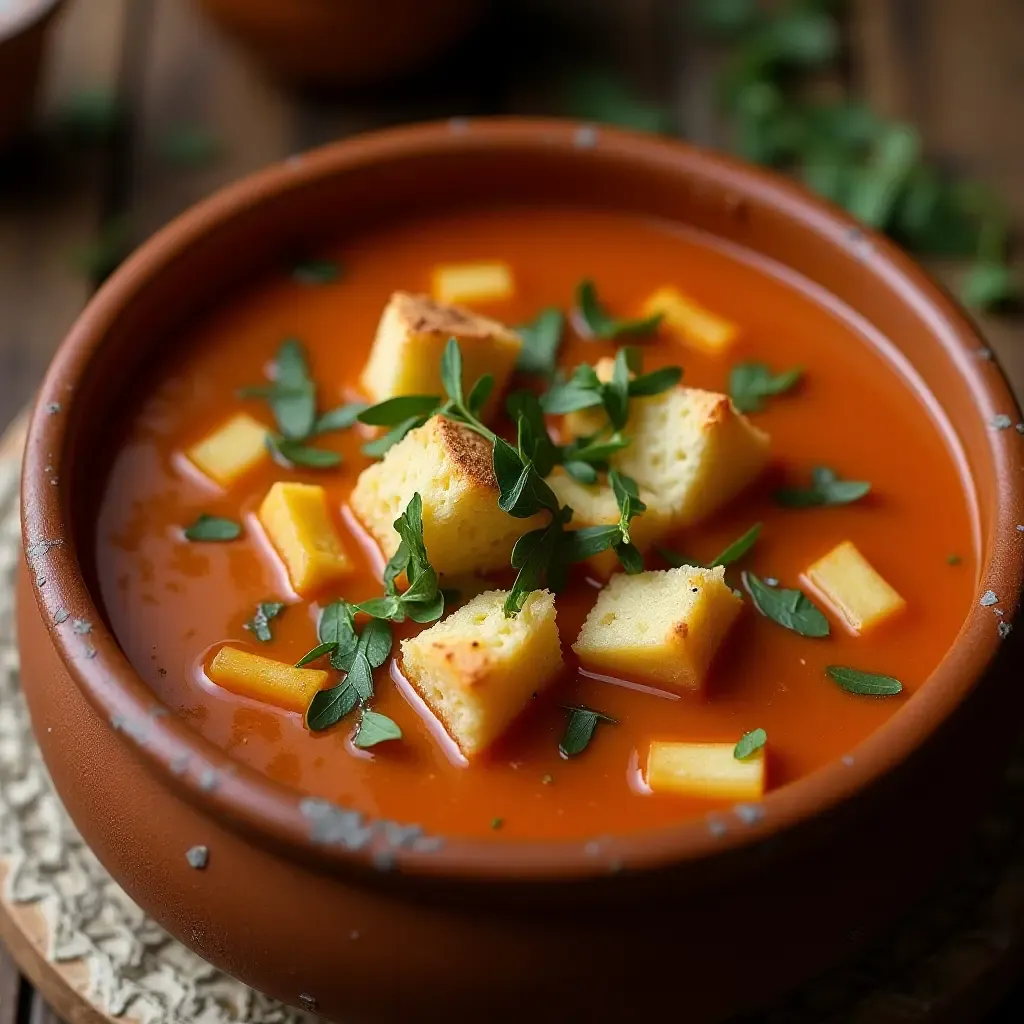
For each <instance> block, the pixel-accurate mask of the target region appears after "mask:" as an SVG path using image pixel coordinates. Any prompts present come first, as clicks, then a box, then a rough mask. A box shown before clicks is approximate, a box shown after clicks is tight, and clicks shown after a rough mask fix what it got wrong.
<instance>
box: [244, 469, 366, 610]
mask: <svg viewBox="0 0 1024 1024" xmlns="http://www.w3.org/2000/svg"><path fill="white" fill-rule="evenodd" d="M258 516H259V520H260V522H261V523H262V524H263V529H264V530H265V531H266V534H267V537H268V538H269V540H270V543H271V544H273V546H274V550H275V551H276V552H277V553H278V555H280V556H281V561H283V562H284V564H285V567H286V568H287V570H288V579H289V580H290V581H291V584H292V589H293V590H294V591H295V592H296V593H297V594H303V595H306V594H309V593H311V592H312V591H315V590H319V589H320V588H322V587H325V586H327V585H328V584H331V583H335V582H337V581H338V580H339V579H341V578H342V577H343V576H347V575H348V574H349V573H350V572H351V571H352V561H351V559H350V558H349V556H348V553H347V552H346V551H345V548H344V547H343V546H342V543H341V539H340V538H339V537H338V533H337V531H336V530H335V528H334V524H333V523H332V522H331V516H330V512H329V510H328V508H327V494H326V493H325V491H324V489H323V488H322V487H320V486H319V485H317V484H299V483H284V482H281V481H278V483H276V484H274V486H273V487H271V488H270V490H269V491H267V496H266V497H265V498H264V499H263V504H262V505H260V510H259V513H258Z"/></svg>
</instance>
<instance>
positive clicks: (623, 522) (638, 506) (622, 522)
mask: <svg viewBox="0 0 1024 1024" xmlns="http://www.w3.org/2000/svg"><path fill="white" fill-rule="evenodd" d="M608 483H610V484H611V485H612V493H613V494H614V495H615V502H616V504H617V505H618V506H619V533H620V534H621V536H622V543H623V544H629V543H630V538H629V521H630V520H631V519H632V518H633V517H634V516H638V515H639V514H640V513H641V512H645V511H646V510H647V506H646V505H645V504H644V503H643V502H642V501H641V500H640V489H639V488H638V487H637V484H636V481H635V480H634V479H633V478H632V477H629V476H626V474H625V473H619V472H617V471H616V470H614V469H613V470H611V472H610V473H609V474H608Z"/></svg>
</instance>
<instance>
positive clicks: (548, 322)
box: [516, 307, 565, 378]
mask: <svg viewBox="0 0 1024 1024" xmlns="http://www.w3.org/2000/svg"><path fill="white" fill-rule="evenodd" d="M564 331H565V317H564V316H563V315H562V311H561V310H560V309H555V308H554V307H551V308H548V309H545V310H543V311H542V312H540V313H539V314H538V315H537V319H536V320H534V321H533V322H532V323H528V324H521V325H520V326H519V327H517V328H516V333H517V334H518V335H519V337H521V338H522V339H523V347H522V348H521V349H520V350H519V359H518V361H517V362H516V369H517V370H519V371H521V372H522V373H536V374H539V375H541V376H544V377H548V378H551V377H553V376H554V375H555V368H556V359H557V357H558V347H559V345H561V344H562V334H563V333H564Z"/></svg>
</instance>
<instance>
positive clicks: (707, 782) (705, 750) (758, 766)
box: [647, 740, 765, 800]
mask: <svg viewBox="0 0 1024 1024" xmlns="http://www.w3.org/2000/svg"><path fill="white" fill-rule="evenodd" d="M735 749H736V748H735V744H733V743H664V742H661V741H659V740H655V741H654V742H653V743H651V749H650V753H649V754H648V755H647V785H648V786H650V787H651V789H652V790H653V791H654V792H655V793H675V794H678V795H679V796H695V797H703V798H705V799H714V800H760V799H761V797H762V796H764V779H765V756H764V748H763V747H762V748H761V749H760V750H758V751H757V752H756V753H754V754H752V755H751V756H750V757H747V758H744V759H743V760H742V761H741V760H739V759H738V758H737V757H736V756H735V754H734V753H733V752H734V750H735Z"/></svg>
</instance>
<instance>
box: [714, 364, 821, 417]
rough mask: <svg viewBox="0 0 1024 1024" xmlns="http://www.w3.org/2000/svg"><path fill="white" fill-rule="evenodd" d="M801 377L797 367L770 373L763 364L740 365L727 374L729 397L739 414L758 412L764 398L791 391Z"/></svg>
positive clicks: (800, 371) (800, 370) (801, 371)
mask: <svg viewBox="0 0 1024 1024" xmlns="http://www.w3.org/2000/svg"><path fill="white" fill-rule="evenodd" d="M802 376H803V369H802V368H801V367H799V366H797V367H794V368H793V369H791V370H783V372H782V373H772V371H771V370H770V369H769V368H768V367H767V366H766V365H765V364H764V363H740V364H739V365H738V366H734V367H733V368H732V370H731V371H730V373H729V397H730V398H731V399H732V404H733V405H735V406H736V408H737V409H739V411H740V412H760V411H761V410H762V409H763V408H764V400H765V399H766V398H773V397H775V396H776V395H783V394H785V393H786V392H787V391H791V390H792V389H793V388H795V387H796V386H797V384H799V383H800V378H801V377H802Z"/></svg>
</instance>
